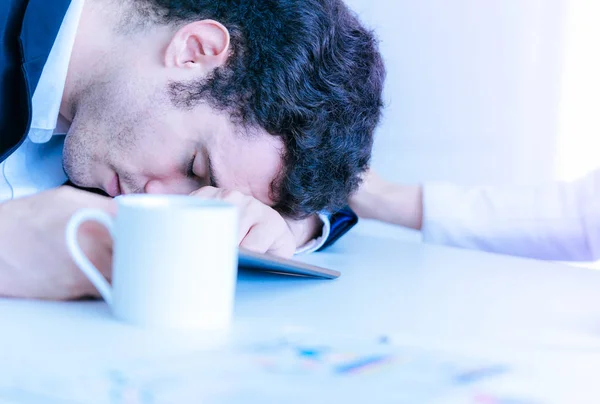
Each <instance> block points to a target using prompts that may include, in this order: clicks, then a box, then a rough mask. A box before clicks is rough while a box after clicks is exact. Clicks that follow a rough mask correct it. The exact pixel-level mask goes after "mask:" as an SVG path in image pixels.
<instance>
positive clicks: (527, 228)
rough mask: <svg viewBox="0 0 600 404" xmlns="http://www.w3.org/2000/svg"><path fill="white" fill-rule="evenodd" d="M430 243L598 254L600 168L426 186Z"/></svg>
mask: <svg viewBox="0 0 600 404" xmlns="http://www.w3.org/2000/svg"><path fill="white" fill-rule="evenodd" d="M423 212H424V213H423V240H424V241H425V242H428V243H434V244H445V245H450V246H455V247H464V248H472V249H479V250H484V251H490V252H496V253H502V254H511V255H518V256H524V257H532V258H539V259H548V260H573V261H595V260H597V259H600V170H599V171H595V172H593V173H591V174H589V175H588V176H587V177H584V178H582V179H580V180H578V181H576V182H571V183H560V182H556V183H552V184H548V185H544V186H537V187H525V186H522V187H516V186H515V187H497V188H493V187H471V188H470V187H460V186H455V185H451V184H440V183H438V184H426V185H425V186H424V187H423Z"/></svg>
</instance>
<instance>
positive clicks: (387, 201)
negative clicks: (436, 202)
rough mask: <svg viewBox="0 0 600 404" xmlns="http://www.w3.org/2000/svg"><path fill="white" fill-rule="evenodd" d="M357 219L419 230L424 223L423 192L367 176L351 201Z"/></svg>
mask: <svg viewBox="0 0 600 404" xmlns="http://www.w3.org/2000/svg"><path fill="white" fill-rule="evenodd" d="M351 207H352V209H353V210H354V211H355V212H356V213H357V214H358V216H359V217H362V218H366V219H375V220H380V221H383V222H387V223H392V224H397V225H399V226H404V227H408V228H411V229H416V230H420V229H421V225H422V221H423V190H422V188H421V187H420V186H405V185H398V184H393V183H390V182H387V181H384V180H382V179H381V178H379V177H378V176H376V175H375V174H374V173H370V174H369V175H368V177H367V178H366V180H365V183H364V184H363V186H362V188H361V189H360V190H359V191H358V192H357V193H356V194H355V195H354V196H353V198H352V200H351Z"/></svg>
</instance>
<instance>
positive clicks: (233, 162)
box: [209, 129, 284, 205]
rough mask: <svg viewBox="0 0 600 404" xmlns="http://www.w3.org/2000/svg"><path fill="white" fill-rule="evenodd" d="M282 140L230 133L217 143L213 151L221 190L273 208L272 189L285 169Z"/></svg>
mask: <svg viewBox="0 0 600 404" xmlns="http://www.w3.org/2000/svg"><path fill="white" fill-rule="evenodd" d="M283 152H284V146H283V142H282V140H281V138H279V137H277V136H273V135H271V134H269V133H267V132H266V131H264V130H262V129H255V130H252V131H250V132H248V131H244V132H242V133H240V131H239V130H231V131H228V133H227V134H223V133H222V134H221V136H219V137H217V138H216V139H215V142H214V143H213V147H212V150H209V154H210V159H211V165H212V169H213V171H214V176H215V177H216V178H217V180H218V182H219V186H220V187H221V188H225V189H234V190H237V191H240V192H242V193H244V194H247V195H251V196H253V197H254V198H256V199H258V200H259V201H261V202H263V203H265V204H267V205H273V204H274V201H273V199H272V196H273V195H272V192H271V187H272V184H273V182H274V181H275V180H276V179H277V178H278V177H279V175H280V173H281V170H282V169H283Z"/></svg>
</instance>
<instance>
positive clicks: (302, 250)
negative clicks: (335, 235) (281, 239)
mask: <svg viewBox="0 0 600 404" xmlns="http://www.w3.org/2000/svg"><path fill="white" fill-rule="evenodd" d="M319 218H320V219H321V221H322V222H323V230H322V232H321V235H320V236H319V237H317V238H315V239H312V240H310V241H309V242H308V243H306V244H305V245H303V246H302V247H299V248H297V249H296V253H295V255H304V254H310V253H313V252H315V251H317V250H318V249H319V248H321V247H323V244H325V242H326V241H327V239H328V238H329V234H330V233H331V221H330V220H329V216H328V215H326V214H324V213H319Z"/></svg>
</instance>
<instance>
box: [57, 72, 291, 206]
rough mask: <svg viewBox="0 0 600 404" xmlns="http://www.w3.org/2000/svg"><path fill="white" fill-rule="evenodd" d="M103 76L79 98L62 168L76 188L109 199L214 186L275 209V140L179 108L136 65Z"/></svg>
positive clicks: (205, 112) (203, 109) (203, 110)
mask: <svg viewBox="0 0 600 404" xmlns="http://www.w3.org/2000/svg"><path fill="white" fill-rule="evenodd" d="M106 77H107V79H106V80H97V81H96V82H95V83H91V84H89V85H86V86H82V87H84V88H85V89H84V90H82V91H80V92H77V93H76V94H75V97H74V99H75V102H74V108H73V112H74V117H73V122H72V125H71V128H70V131H69V133H68V135H67V138H66V141H65V150H64V166H65V170H66V172H67V174H68V176H69V178H70V179H71V180H72V181H73V182H74V183H75V184H77V185H80V186H84V187H93V188H100V189H103V190H104V191H106V192H107V193H108V194H110V195H112V196H115V195H118V194H122V193H123V194H124V193H140V192H147V193H178V194H186V193H190V192H192V191H195V190H196V189H198V188H200V187H202V186H205V185H213V186H218V187H220V188H225V189H235V190H238V191H241V192H243V193H245V194H248V195H251V196H254V197H255V198H257V199H258V200H260V201H262V202H263V203H266V204H269V205H272V204H273V201H272V199H271V184H272V182H273V180H274V179H275V178H276V177H277V175H278V173H279V172H280V170H281V167H282V159H281V155H282V148H283V145H282V142H281V140H280V139H279V138H278V137H274V136H271V135H269V134H268V133H266V132H265V131H264V130H255V131H252V132H251V133H242V132H241V131H240V129H239V128H238V127H236V126H235V125H234V124H233V123H232V122H231V119H230V117H229V116H228V114H226V113H222V112H217V111H215V110H214V109H212V108H211V107H209V106H208V105H207V104H201V105H199V106H197V107H194V108H193V109H182V108H178V107H176V106H174V105H173V104H172V102H171V101H170V99H169V98H168V96H167V86H166V85H165V83H155V82H153V80H152V79H151V78H150V77H148V76H144V74H143V69H140V68H136V67H135V66H133V67H132V68H130V69H123V68H121V69H118V70H115V71H111V72H109V74H106ZM211 183H212V184H211Z"/></svg>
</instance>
